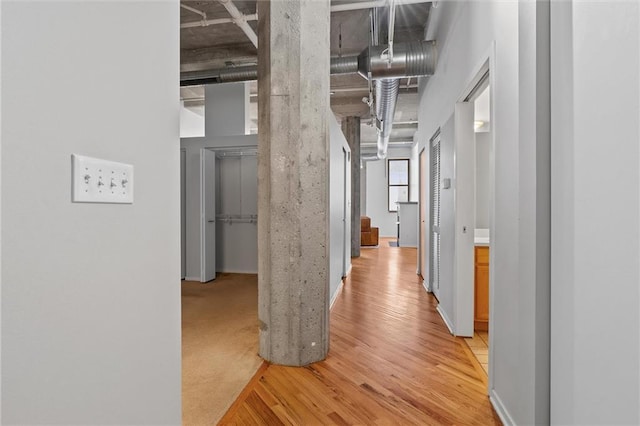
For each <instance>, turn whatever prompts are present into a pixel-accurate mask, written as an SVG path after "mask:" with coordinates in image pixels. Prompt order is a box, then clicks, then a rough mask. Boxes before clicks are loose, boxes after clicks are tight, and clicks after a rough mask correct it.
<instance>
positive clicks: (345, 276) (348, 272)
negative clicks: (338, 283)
mask: <svg viewBox="0 0 640 426" xmlns="http://www.w3.org/2000/svg"><path fill="white" fill-rule="evenodd" d="M351 269H353V265H349V269H347V273H346V274H345V275H344V277H342V278H347V277H348V276H349V274H351Z"/></svg>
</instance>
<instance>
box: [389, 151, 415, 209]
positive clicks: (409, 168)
mask: <svg viewBox="0 0 640 426" xmlns="http://www.w3.org/2000/svg"><path fill="white" fill-rule="evenodd" d="M392 161H393V162H396V161H397V162H400V161H406V162H407V183H406V184H404V183H403V184H392V183H391V162H392ZM392 187H406V188H407V201H409V198H410V197H409V190H410V188H411V159H410V158H389V159H387V209H389V213H397V211H398V206H397V204H396V207H395V210H392V209H391V208H390V207H391V206H390V193H391V188H392Z"/></svg>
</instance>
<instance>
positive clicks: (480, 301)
mask: <svg viewBox="0 0 640 426" xmlns="http://www.w3.org/2000/svg"><path fill="white" fill-rule="evenodd" d="M474 305H475V306H474V308H475V309H474V312H475V313H474V328H475V330H477V331H488V330H489V247H483V246H476V248H475V303H474Z"/></svg>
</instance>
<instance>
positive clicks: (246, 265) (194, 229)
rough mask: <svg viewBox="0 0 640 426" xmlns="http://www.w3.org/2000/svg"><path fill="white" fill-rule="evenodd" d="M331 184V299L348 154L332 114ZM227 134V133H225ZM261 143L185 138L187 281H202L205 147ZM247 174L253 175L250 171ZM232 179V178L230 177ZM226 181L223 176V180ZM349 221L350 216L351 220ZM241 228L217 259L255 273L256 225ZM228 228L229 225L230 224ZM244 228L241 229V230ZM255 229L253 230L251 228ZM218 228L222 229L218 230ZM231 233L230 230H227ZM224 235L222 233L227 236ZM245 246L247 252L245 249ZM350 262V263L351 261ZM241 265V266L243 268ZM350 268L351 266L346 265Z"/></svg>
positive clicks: (338, 268) (253, 138) (338, 266)
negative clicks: (344, 156) (202, 151)
mask: <svg viewBox="0 0 640 426" xmlns="http://www.w3.org/2000/svg"><path fill="white" fill-rule="evenodd" d="M331 118H332V119H331V120H330V125H331V142H330V143H331V146H330V156H331V170H330V173H331V184H330V189H329V190H330V197H329V199H330V205H329V208H330V211H331V217H330V224H329V225H330V241H331V246H330V259H331V260H330V278H331V281H330V283H331V293H330V294H331V296H332V297H333V295H334V294H335V291H336V289H337V288H338V285H339V284H340V281H341V279H342V266H343V263H342V262H343V261H342V245H341V244H342V241H343V238H344V236H343V235H342V209H343V206H344V199H343V192H342V191H343V181H342V177H341V176H342V173H343V171H342V166H343V163H342V161H343V160H342V149H343V147H344V148H345V149H346V150H347V151H349V146H348V144H347V142H346V139H345V137H344V135H343V134H342V130H340V126H339V125H338V123H337V121H336V120H335V117H333V114H331ZM223 131H224V130H223ZM257 143H258V137H257V135H240V136H220V135H218V136H212V137H204V138H182V139H181V141H180V145H181V147H182V148H184V149H185V151H186V157H187V159H186V161H187V172H186V175H187V215H186V217H187V273H186V277H187V279H194V280H199V279H200V278H199V277H200V221H199V220H200V219H199V218H200V149H202V148H225V147H226V148H228V147H250V146H256V145H257ZM244 173H252V171H249V170H248V169H246V170H245V172H244ZM252 176H253V175H252ZM227 177H228V178H231V176H227ZM223 179H224V177H223ZM348 219H349V221H350V217H349V218H348ZM232 226H238V227H239V228H237V229H235V231H237V232H239V233H240V234H238V233H236V236H237V237H238V238H235V239H232V238H225V239H224V241H223V243H222V244H223V245H222V246H220V245H219V246H218V247H217V248H218V250H217V251H218V256H217V260H218V261H219V262H223V263H221V266H220V267H218V269H219V270H224V269H220V268H227V269H229V270H233V271H236V272H255V271H254V270H252V269H251V268H250V267H251V265H253V264H254V263H255V261H254V260H253V259H254V255H255V256H257V251H255V252H254V248H253V247H254V246H255V247H256V248H255V250H257V243H254V241H255V238H256V237H254V235H255V234H254V229H255V225H253V224H243V225H240V224H238V225H232ZM350 226H351V224H350V222H349V224H348V226H347V234H346V235H347V236H349V235H351V230H350ZM227 227H228V225H227ZM240 227H241V228H240ZM251 227H253V228H251ZM217 229H220V227H218V228H217ZM227 231H228V229H227ZM224 235H225V234H223V236H224ZM243 247H244V249H243ZM240 251H242V252H244V253H245V255H246V256H245V257H243V258H242V259H241V261H242V262H241V264H240V263H238V258H237V257H236V258H233V259H232V258H231V257H229V256H225V252H227V253H239V252H240ZM349 262H350V261H349ZM240 266H241V267H240ZM347 267H349V265H348V266H347Z"/></svg>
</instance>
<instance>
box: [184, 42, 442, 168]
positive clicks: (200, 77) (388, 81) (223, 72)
mask: <svg viewBox="0 0 640 426" xmlns="http://www.w3.org/2000/svg"><path fill="white" fill-rule="evenodd" d="M436 62H437V52H436V46H435V41H414V42H408V43H397V44H394V46H393V54H392V56H391V57H389V46H387V45H382V46H369V47H368V48H366V49H365V50H363V51H362V53H360V55H358V56H344V57H336V58H331V65H330V72H331V74H332V75H336V74H354V73H359V74H360V75H361V76H362V77H364V78H366V79H367V80H376V82H375V90H376V102H375V105H376V126H377V129H378V141H377V152H376V153H375V154H362V155H361V160H362V161H374V160H382V159H384V158H386V156H387V149H388V146H389V137H390V136H391V131H392V129H393V116H394V114H395V111H396V102H397V100H398V89H399V86H400V80H399V79H400V78H408V77H425V76H431V75H433V73H434V72H435V69H436ZM257 78H258V67H257V66H255V65H251V66H244V67H235V68H223V69H219V70H208V71H195V72H188V73H182V74H181V76H180V85H181V86H193V85H200V84H212V83H229V82H238V81H251V80H256V79H257Z"/></svg>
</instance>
